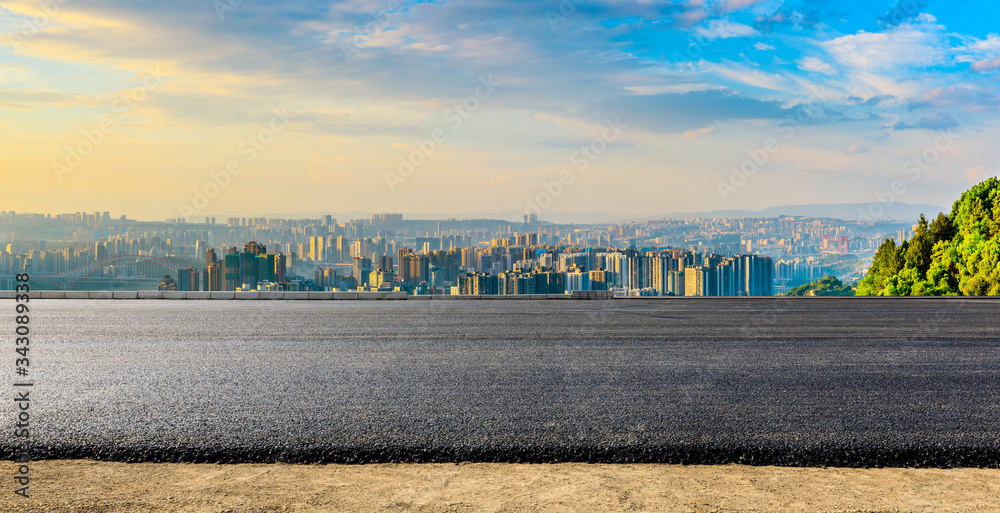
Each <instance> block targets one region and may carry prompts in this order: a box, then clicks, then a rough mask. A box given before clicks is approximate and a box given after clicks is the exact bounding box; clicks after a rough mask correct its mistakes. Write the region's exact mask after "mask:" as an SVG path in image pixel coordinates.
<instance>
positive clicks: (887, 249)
mask: <svg viewBox="0 0 1000 513" xmlns="http://www.w3.org/2000/svg"><path fill="white" fill-rule="evenodd" d="M857 295H859V296H876V295H879V296H938V295H965V296H984V295H1000V182H998V181H997V179H996V178H990V179H989V180H986V181H985V182H983V183H980V184H978V185H976V186H974V187H973V188H971V189H969V190H968V191H966V192H965V193H964V194H962V197H961V198H960V199H959V200H958V201H956V202H955V204H954V205H953V206H952V209H951V214H950V215H947V216H946V215H944V214H938V217H937V218H936V219H935V220H934V221H933V222H931V223H929V224H928V222H927V219H925V218H924V216H923V215H921V216H920V221H919V222H918V224H917V229H916V233H915V235H914V236H913V237H912V238H911V239H910V240H908V241H903V243H902V244H900V245H898V246H897V245H896V243H895V241H893V240H892V239H886V241H885V242H884V243H882V245H881V246H879V248H878V251H876V252H875V257H874V259H873V260H872V265H871V268H870V269H869V271H868V274H867V275H866V276H865V277H864V278H863V279H862V280H861V282H860V283H859V284H858V290H857Z"/></svg>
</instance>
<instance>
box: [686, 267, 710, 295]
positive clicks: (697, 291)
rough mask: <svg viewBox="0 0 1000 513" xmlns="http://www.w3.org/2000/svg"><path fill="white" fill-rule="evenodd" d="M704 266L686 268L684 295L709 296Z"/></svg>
mask: <svg viewBox="0 0 1000 513" xmlns="http://www.w3.org/2000/svg"><path fill="white" fill-rule="evenodd" d="M705 270H706V269H705V268H704V267H694V266H692V267H688V268H686V269H684V295H685V296H707V295H708V294H707V292H708V291H707V290H706V285H707V284H708V283H707V280H706V279H705Z"/></svg>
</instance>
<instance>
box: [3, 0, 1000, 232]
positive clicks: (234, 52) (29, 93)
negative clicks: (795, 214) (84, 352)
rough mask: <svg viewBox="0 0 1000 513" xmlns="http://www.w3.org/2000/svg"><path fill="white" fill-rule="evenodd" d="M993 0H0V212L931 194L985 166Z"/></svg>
mask: <svg viewBox="0 0 1000 513" xmlns="http://www.w3.org/2000/svg"><path fill="white" fill-rule="evenodd" d="M998 11H1000V7H998V6H997V5H996V4H994V3H986V2H962V3H945V2H943V1H941V0H902V1H898V2H897V1H885V0H874V1H869V2H818V1H811V0H763V1H755V0H715V1H713V0H683V1H654V0H647V1H624V0H623V1H600V2H589V1H582V0H580V1H573V0H563V1H561V2H560V1H541V2H537V1H535V2H518V1H480V2H443V1H437V2H411V1H368V0H351V1H346V2H306V1H292V2H281V3H273V2H257V1H252V0H242V1H239V0H216V1H212V0H203V1H186V0H180V1H174V2H169V3H167V2H151V1H143V2H136V1H128V2H126V1H103V2H93V1H79V2H77V1H72V0H47V1H46V2H34V1H23V2H22V1H14V2H0V33H2V34H3V36H0V43H4V42H6V43H7V47H6V53H5V54H3V57H2V60H0V147H2V151H3V153H4V155H5V158H4V160H3V162H2V163H0V170H2V172H3V173H4V177H5V180H6V182H7V183H8V184H9V185H8V187H9V188H10V190H11V191H12V192H11V193H9V194H8V203H9V206H8V207H7V208H6V209H8V210H9V209H16V210H28V211H42V212H61V211H75V210H114V211H116V212H122V213H128V214H130V215H132V216H136V217H139V218H146V219H162V218H168V217H176V216H178V215H187V216H190V217H194V216H195V215H227V214H239V215H255V214H257V215H259V214H263V213H274V212H288V213H294V212H323V211H332V212H345V211H373V212H382V211H400V212H405V213H410V214H420V213H452V214H454V215H456V216H462V215H468V214H473V213H482V212H490V213H505V214H508V215H511V216H515V215H519V214H523V213H524V212H525V211H531V212H533V213H539V215H540V217H541V218H543V219H545V218H546V215H549V216H556V215H560V214H567V213H569V214H572V213H586V212H606V213H610V214H614V215H618V216H623V217H625V216H645V215H657V214H662V213H667V212H675V211H702V210H715V209H738V208H746V209H759V208H765V207H769V206H775V205H782V204H800V203H839V202H852V203H853V202H862V203H869V202H874V203H877V202H881V201H887V200H892V201H902V202H907V203H931V204H936V205H944V206H947V205H949V204H950V202H951V201H953V200H954V199H955V198H956V197H957V195H958V194H960V193H961V191H963V190H965V189H967V188H968V187H969V186H970V185H972V184H973V183H975V182H978V181H981V180H982V179H985V178H986V177H988V176H994V175H995V174H996V169H998V168H1000V167H998V164H996V163H995V162H994V160H995V154H996V150H995V149H994V146H995V145H994V143H993V141H995V140H997V135H1000V134H998V133H997V132H998V128H1000V126H998V123H997V119H996V111H997V106H998V103H1000V100H998V91H997V78H998V77H1000V36H998V35H997V33H996V32H997V31H998V29H996V28H995V24H992V23H991V20H995V19H997V15H998V14H1000V12H998ZM151 75H152V76H155V77H156V80H155V81H151V80H150V79H149V77H150V76H151ZM483 84H488V85H489V84H492V85H489V87H486V86H483ZM123 99H124V100H129V99H131V101H124V102H123ZM125 105H127V106H128V107H127V108H125V107H124V106H125ZM275 112H281V113H284V114H283V115H282V116H281V119H282V120H286V121H287V123H285V122H284V121H282V122H280V123H279V122H277V121H275V116H276V114H275ZM102 123H104V127H105V128H108V129H109V130H107V131H106V132H105V133H104V134H103V137H101V138H100V139H101V140H100V141H99V142H98V143H95V144H93V145H92V146H94V147H93V148H92V149H89V148H88V146H87V142H88V141H87V133H90V134H91V139H94V138H95V136H94V135H93V134H94V130H100V127H101V126H102V125H101V124H102ZM609 124H610V125H613V127H614V129H611V128H609ZM269 127H271V128H269ZM274 127H280V128H281V130H280V131H278V130H275V129H274ZM268 130H270V131H271V133H270V134H268V133H267V132H268ZM435 133H436V134H437V137H436V138H435ZM259 137H264V138H265V139H266V140H267V143H266V144H264V143H262V142H260V141H256V138H259ZM251 138H254V141H256V142H254V141H250V139H251ZM435 139H437V140H436V141H435ZM248 141H250V142H249V145H250V146H255V149H254V151H252V152H250V151H247V148H248ZM81 144H82V146H81ZM74 150H76V153H78V154H79V153H81V152H83V153H87V155H81V156H80V157H81V158H79V159H74V158H73V157H72V155H71V154H73V153H74ZM251 153H252V154H253V158H252V159H251V158H250V155H251ZM915 159H916V160H915ZM232 162H235V163H236V165H237V166H238V168H236V167H233V168H229V169H233V170H235V169H238V170H239V172H229V171H227V166H229V165H230V163H232ZM403 162H407V163H403ZM741 169H742V170H743V171H737V170H741ZM744 171H746V172H744ZM212 184H215V185H212ZM206 187H207V188H206Z"/></svg>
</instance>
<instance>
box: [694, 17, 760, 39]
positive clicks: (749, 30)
mask: <svg viewBox="0 0 1000 513" xmlns="http://www.w3.org/2000/svg"><path fill="white" fill-rule="evenodd" d="M694 31H695V33H696V34H697V35H698V36H699V37H702V38H704V39H708V40H714V39H729V38H733V37H749V36H755V35H757V31H756V30H754V28H753V27H751V26H749V25H743V24H741V23H735V22H732V21H726V20H712V21H710V22H708V27H707V28H706V27H698V28H696V29H694Z"/></svg>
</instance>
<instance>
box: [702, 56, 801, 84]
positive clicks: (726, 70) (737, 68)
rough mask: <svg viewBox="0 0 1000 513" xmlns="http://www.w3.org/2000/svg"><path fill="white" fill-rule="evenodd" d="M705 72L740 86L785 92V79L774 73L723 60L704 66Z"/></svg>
mask: <svg viewBox="0 0 1000 513" xmlns="http://www.w3.org/2000/svg"><path fill="white" fill-rule="evenodd" d="M704 69H705V71H707V72H709V73H714V74H716V75H719V76H721V77H723V78H726V79H729V80H732V81H733V82H739V83H741V84H746V85H751V86H754V87H760V88H761V89H770V90H772V91H787V90H788V87H787V86H786V85H785V84H786V81H785V77H784V76H782V75H779V74H775V73H764V72H762V71H759V70H756V69H753V68H750V67H747V66H744V65H741V64H736V63H734V62H732V61H727V60H723V61H722V62H721V63H720V64H705V66H704Z"/></svg>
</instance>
